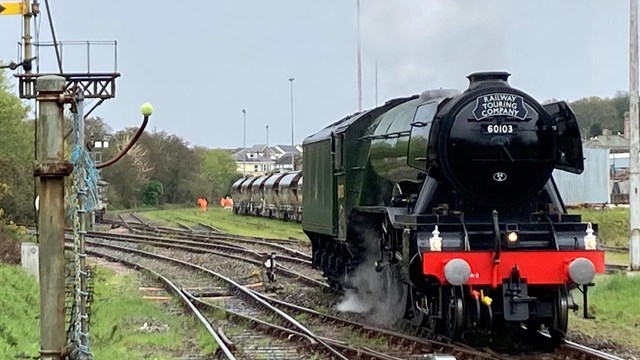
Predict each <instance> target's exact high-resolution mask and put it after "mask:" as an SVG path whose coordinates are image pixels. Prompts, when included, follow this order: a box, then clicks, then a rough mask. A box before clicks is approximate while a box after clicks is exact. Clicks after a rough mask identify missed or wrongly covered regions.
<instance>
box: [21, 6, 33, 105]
mask: <svg viewBox="0 0 640 360" xmlns="http://www.w3.org/2000/svg"><path fill="white" fill-rule="evenodd" d="M22 6H24V7H25V9H27V12H26V14H24V15H23V19H24V24H23V25H24V28H23V32H24V35H23V36H22V40H23V42H24V59H22V60H27V59H31V58H32V53H33V51H32V47H31V46H32V45H31V39H32V37H31V16H33V15H32V13H31V1H30V0H23V2H22ZM25 74H31V66H28V67H26V68H25ZM28 88H29V87H28ZM29 89H30V88H29ZM29 95H33V94H29Z"/></svg>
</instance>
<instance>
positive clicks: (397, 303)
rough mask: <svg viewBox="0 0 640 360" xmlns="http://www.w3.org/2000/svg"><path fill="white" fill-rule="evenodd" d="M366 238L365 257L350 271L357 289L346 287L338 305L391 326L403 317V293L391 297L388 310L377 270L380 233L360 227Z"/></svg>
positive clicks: (352, 283)
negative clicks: (383, 300)
mask: <svg viewBox="0 0 640 360" xmlns="http://www.w3.org/2000/svg"><path fill="white" fill-rule="evenodd" d="M360 231H361V232H362V234H364V237H365V239H366V240H367V242H368V243H369V246H368V247H367V251H368V252H367V253H366V254H365V261H364V262H363V263H362V264H361V265H360V266H359V267H358V268H356V270H355V271H354V272H353V274H350V277H349V282H350V285H351V287H353V288H354V289H347V290H346V291H345V294H344V295H343V297H342V299H341V300H340V302H339V303H338V304H337V305H336V309H337V310H338V311H342V312H352V313H358V314H363V315H366V316H367V317H368V319H369V321H371V322H372V323H374V324H376V325H378V326H391V325H393V323H394V322H395V321H396V320H398V319H399V318H401V317H402V315H403V313H402V312H400V310H403V309H404V303H403V302H404V301H405V299H404V298H402V294H401V293H398V294H397V296H395V297H393V298H391V299H389V300H388V301H389V302H390V303H391V304H392V306H391V309H393V310H392V311H387V304H385V303H384V302H382V301H381V299H380V294H381V291H382V277H381V276H382V275H381V273H378V272H376V270H375V261H376V260H378V257H379V252H378V234H376V233H375V232H374V231H373V230H372V229H370V228H361V229H360Z"/></svg>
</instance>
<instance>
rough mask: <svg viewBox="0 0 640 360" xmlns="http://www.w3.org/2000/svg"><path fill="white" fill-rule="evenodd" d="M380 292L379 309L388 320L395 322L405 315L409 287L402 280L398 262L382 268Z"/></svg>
mask: <svg viewBox="0 0 640 360" xmlns="http://www.w3.org/2000/svg"><path fill="white" fill-rule="evenodd" d="M380 280H381V281H380V292H379V297H378V307H379V308H378V310H379V311H380V312H379V313H380V314H384V316H385V317H386V320H388V321H389V322H395V321H397V320H400V319H402V318H403V317H404V315H405V311H406V304H407V297H408V293H409V290H408V287H407V286H405V284H404V283H403V282H402V280H401V275H400V269H399V266H398V265H397V264H387V265H385V266H383V267H382V269H381V270H380Z"/></svg>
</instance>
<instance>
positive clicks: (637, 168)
mask: <svg viewBox="0 0 640 360" xmlns="http://www.w3.org/2000/svg"><path fill="white" fill-rule="evenodd" d="M630 2H631V21H630V23H631V26H630V30H631V31H630V38H629V40H630V51H629V53H630V54H629V55H630V56H629V60H630V61H629V100H630V103H629V133H630V140H629V141H630V144H629V145H630V146H629V170H630V173H631V174H630V177H629V213H630V219H629V225H630V228H631V238H630V241H629V258H630V259H629V260H630V262H631V264H630V265H631V270H634V271H637V270H640V163H638V161H640V154H639V152H640V143H639V135H640V134H639V133H640V121H639V119H638V0H630Z"/></svg>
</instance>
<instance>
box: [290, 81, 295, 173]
mask: <svg viewBox="0 0 640 360" xmlns="http://www.w3.org/2000/svg"><path fill="white" fill-rule="evenodd" d="M294 80H295V78H293V77H290V78H289V83H290V84H291V146H292V147H293V149H291V170H292V171H295V170H296V165H295V158H296V156H295V155H296V152H295V151H294V150H295V147H296V143H295V140H294V138H293V81H294Z"/></svg>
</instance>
